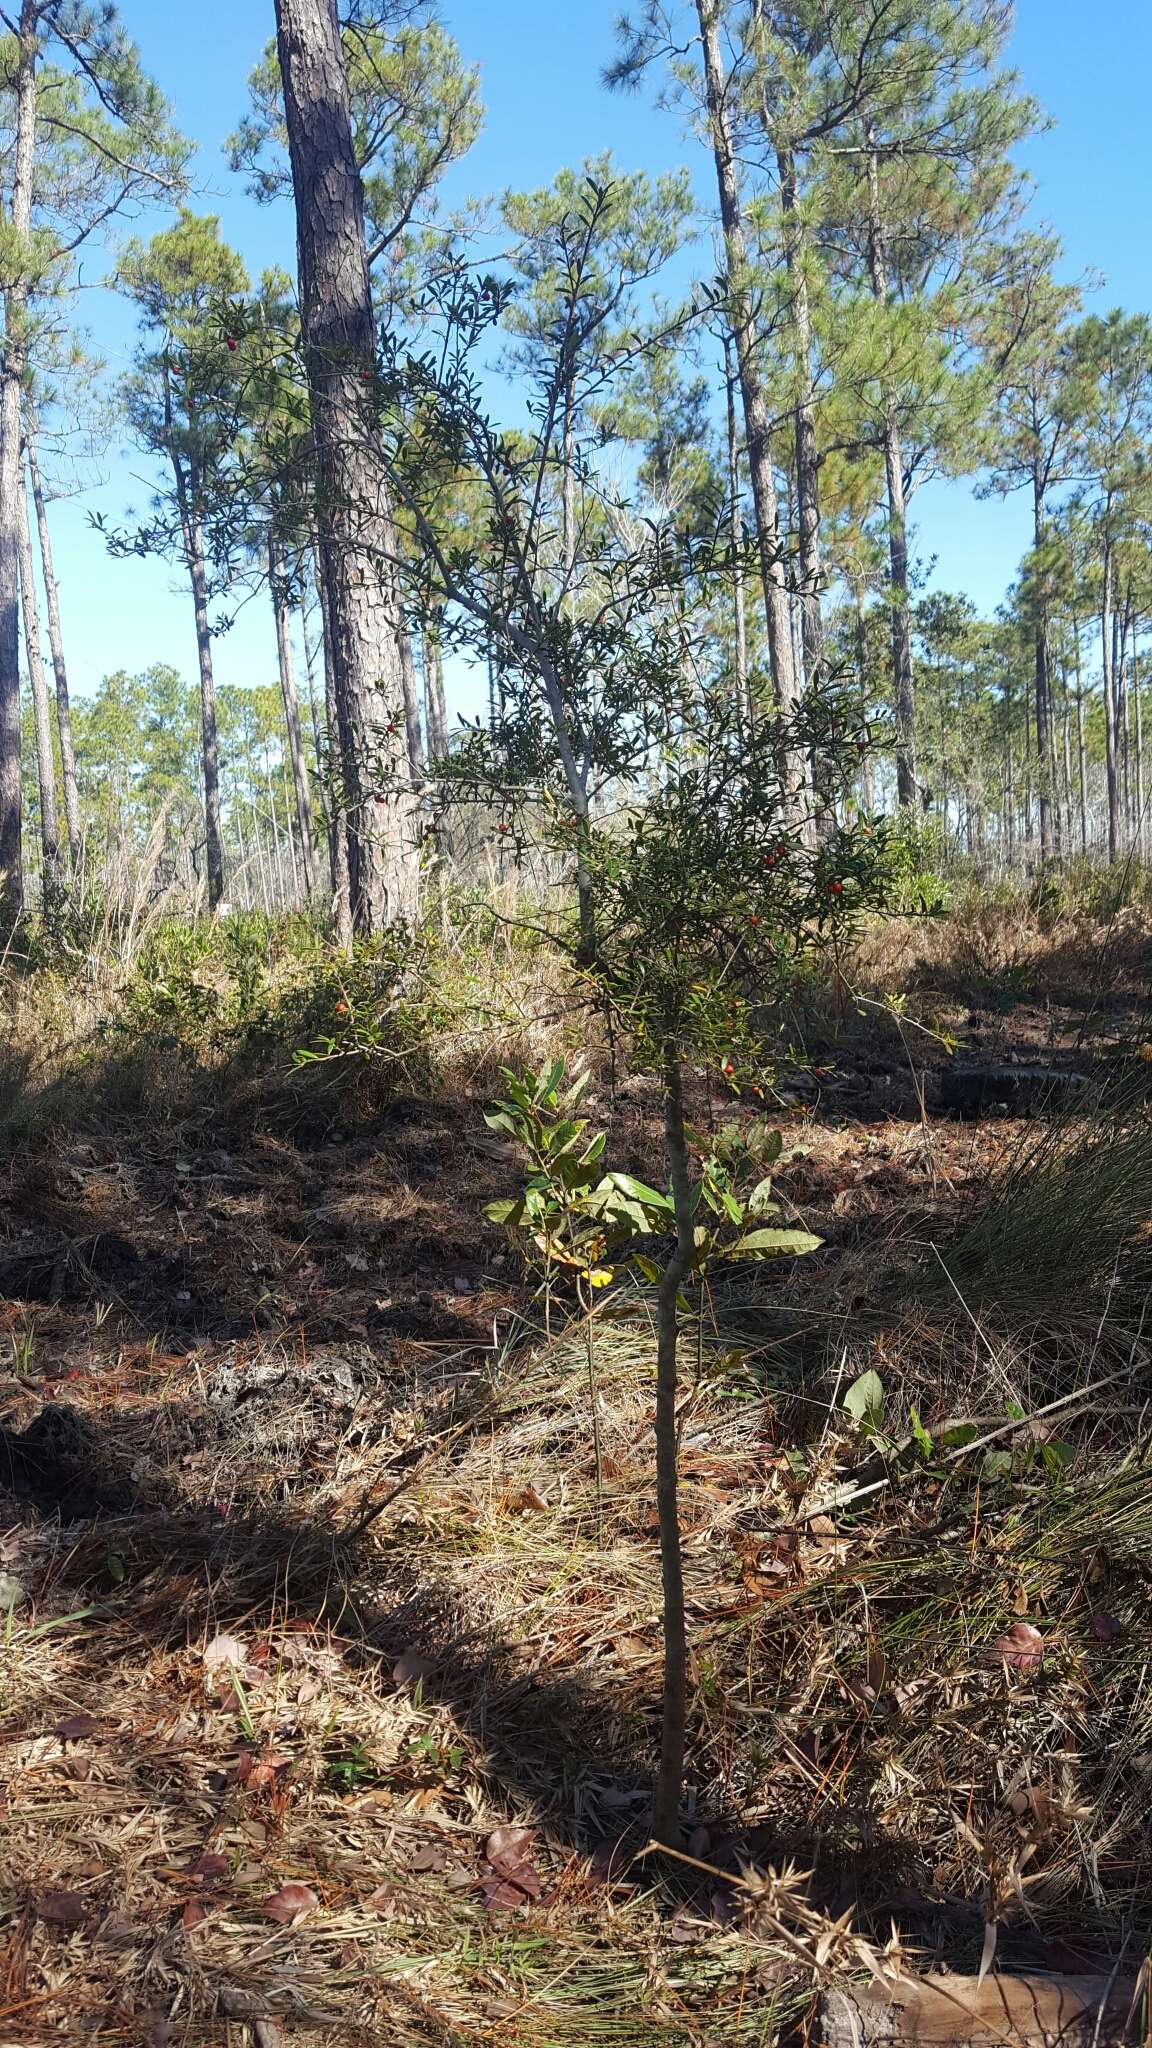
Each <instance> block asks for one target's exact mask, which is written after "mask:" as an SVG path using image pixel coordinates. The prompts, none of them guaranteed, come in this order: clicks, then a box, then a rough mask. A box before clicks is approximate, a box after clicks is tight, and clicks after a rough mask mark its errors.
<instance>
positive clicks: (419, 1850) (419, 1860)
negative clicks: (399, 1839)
mask: <svg viewBox="0 0 1152 2048" xmlns="http://www.w3.org/2000/svg"><path fill="white" fill-rule="evenodd" d="M447 1861H448V1851H447V1849H446V1847H445V1845H444V1843H443V1842H437V1841H432V1840H428V1841H424V1842H418V1843H417V1845H416V1847H415V1848H414V1849H413V1850H412V1851H411V1853H410V1855H409V1856H408V1858H407V1863H408V1868H409V1870H417V1871H423V1870H443V1868H444V1866H445V1864H446V1863H447Z"/></svg>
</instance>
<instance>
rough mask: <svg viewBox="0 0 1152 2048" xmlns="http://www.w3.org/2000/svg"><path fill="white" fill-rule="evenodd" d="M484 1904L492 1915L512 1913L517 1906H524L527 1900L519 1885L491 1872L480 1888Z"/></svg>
mask: <svg viewBox="0 0 1152 2048" xmlns="http://www.w3.org/2000/svg"><path fill="white" fill-rule="evenodd" d="M480 1890H481V1894H482V1896H483V1900H484V1904H485V1905H486V1906H487V1908H488V1910H489V1912H492V1913H512V1912H515V1910H516V1908H517V1906H526V1905H527V1904H528V1900H527V1898H526V1896H525V1894H524V1893H523V1892H522V1891H521V1889H520V1887H519V1885H517V1884H512V1883H510V1882H509V1880H508V1879H507V1878H506V1877H500V1876H499V1875H498V1874H497V1873H496V1872H495V1871H493V1873H492V1876H491V1877H486V1878H485V1879H484V1882H483V1884H482V1885H481V1887H480Z"/></svg>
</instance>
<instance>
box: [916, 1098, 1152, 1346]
mask: <svg viewBox="0 0 1152 2048" xmlns="http://www.w3.org/2000/svg"><path fill="white" fill-rule="evenodd" d="M1150 1218H1152V1116H1150V1114H1149V1107H1148V1104H1147V1102H1146V1100H1145V1097H1144V1089H1143V1087H1141V1086H1135V1085H1133V1084H1132V1083H1131V1082H1129V1083H1127V1084H1126V1085H1124V1086H1122V1087H1121V1088H1119V1089H1118V1090H1115V1091H1113V1092H1112V1093H1111V1095H1110V1096H1108V1097H1106V1098H1105V1099H1104V1100H1103V1101H1102V1102H1101V1103H1100V1104H1099V1105H1098V1106H1097V1107H1095V1108H1092V1107H1089V1109H1088V1110H1087V1112H1086V1113H1085V1112H1084V1111H1083V1110H1081V1109H1079V1108H1076V1109H1074V1110H1072V1111H1070V1112H1069V1113H1065V1114H1062V1115H1060V1116H1055V1117H1052V1118H1050V1119H1046V1120H1041V1121H1038V1122H1037V1123H1036V1124H1035V1125H1032V1126H1027V1127H1025V1130H1024V1132H1023V1135H1022V1136H1021V1138H1020V1140H1019V1142H1018V1144H1017V1145H1016V1146H1015V1148H1014V1149H1013V1151H1012V1152H1011V1153H1010V1154H1009V1156H1008V1158H1007V1159H1006V1160H1005V1162H1004V1163H1003V1164H1002V1166H1001V1167H1000V1168H999V1169H998V1170H997V1171H996V1172H995V1173H994V1175H993V1176H992V1179H991V1182H990V1186H989V1190H988V1194H987V1197H986V1198H985V1199H984V1200H983V1201H982V1202H981V1204H980V1206H979V1209H978V1211H977V1213H976V1214H975V1215H974V1216H973V1217H972V1218H971V1220H970V1221H969V1222H967V1223H966V1224H964V1225H962V1226H961V1227H960V1228H959V1229H958V1230H956V1231H953V1232H952V1233H951V1234H950V1235H949V1237H948V1239H947V1241H946V1242H945V1243H943V1244H941V1245H940V1246H939V1247H938V1248H937V1252H936V1263H937V1267H938V1275H939V1279H938V1286H947V1287H951V1288H952V1289H954V1290H955V1291H956V1292H957V1293H958V1294H959V1295H960V1297H961V1298H962V1299H963V1300H965V1301H967V1302H970V1303H972V1304H973V1305H980V1306H984V1305H996V1306H999V1307H1003V1308H1012V1309H1016V1310H1018V1309H1019V1308H1020V1307H1021V1306H1025V1305H1033V1306H1035V1307H1042V1308H1044V1309H1045V1310H1054V1311H1057V1312H1066V1313H1068V1314H1071V1315H1074V1316H1075V1317H1076V1319H1077V1321H1078V1322H1084V1321H1088V1322H1091V1321H1093V1320H1095V1321H1099V1320H1100V1319H1101V1318H1102V1317H1103V1316H1104V1315H1105V1314H1106V1313H1107V1314H1108V1315H1109V1316H1110V1317H1111V1318H1117V1317H1119V1318H1121V1320H1125V1319H1127V1320H1130V1319H1131V1318H1132V1316H1133V1315H1135V1316H1136V1317H1137V1318H1139V1316H1140V1315H1141V1312H1142V1304H1143V1303H1144V1301H1145V1300H1146V1298H1147V1290H1148V1285H1149V1281H1150V1280H1152V1238H1150V1236H1149V1229H1148V1224H1149V1219H1150ZM927 1270H928V1271H929V1272H931V1268H930V1267H929V1268H928V1269H927Z"/></svg>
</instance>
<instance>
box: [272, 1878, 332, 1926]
mask: <svg viewBox="0 0 1152 2048" xmlns="http://www.w3.org/2000/svg"><path fill="white" fill-rule="evenodd" d="M319 1904H320V1901H319V1899H318V1898H317V1896H316V1894H315V1892H314V1891H313V1889H312V1887H311V1885H309V1884H282V1885H281V1887H280V1889H279V1891H278V1892H273V1894H272V1896H271V1898H270V1899H265V1900H264V1902H263V1904H262V1905H261V1907H260V1911H261V1912H262V1913H263V1914H264V1916H265V1918H266V1919H268V1920H275V1921H277V1922H278V1924H279V1925H280V1926H281V1927H291V1925H292V1923H293V1921H294V1920H299V1919H300V1918H301V1916H302V1915H303V1914H304V1913H310V1912H311V1911H312V1910H313V1907H315V1906H318V1905H319Z"/></svg>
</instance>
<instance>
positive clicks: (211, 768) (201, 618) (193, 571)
mask: <svg viewBox="0 0 1152 2048" xmlns="http://www.w3.org/2000/svg"><path fill="white" fill-rule="evenodd" d="M188 581H189V582H190V584H191V585H192V609H193V611H194V613H195V617H196V658H197V661H198V663H199V666H200V752H201V760H202V766H203V770H204V845H205V863H206V867H207V875H208V907H209V909H210V910H215V909H216V907H217V905H218V904H220V903H222V902H223V900H224V830H223V826H222V824H221V819H220V743H219V739H218V736H217V732H216V676H215V672H214V670H213V667H212V627H211V624H210V621H209V617H208V575H207V570H206V568H205V563H204V535H203V532H202V530H201V527H200V522H199V520H198V519H195V518H193V519H192V521H191V523H190V525H189V528H188Z"/></svg>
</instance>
